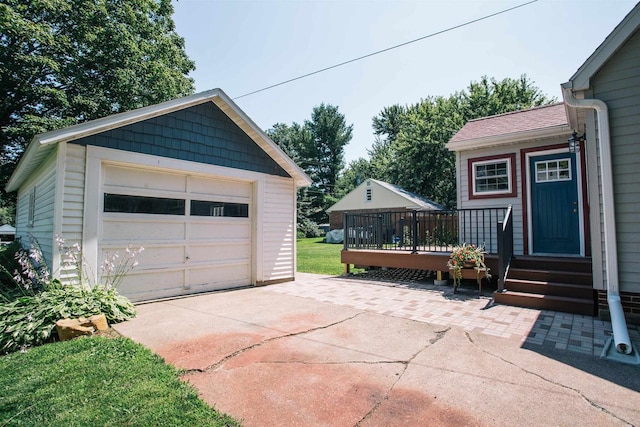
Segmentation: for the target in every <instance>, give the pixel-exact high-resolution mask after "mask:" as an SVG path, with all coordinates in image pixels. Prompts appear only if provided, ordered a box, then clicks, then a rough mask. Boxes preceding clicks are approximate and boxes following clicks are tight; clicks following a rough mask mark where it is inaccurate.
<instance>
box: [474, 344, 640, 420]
mask: <svg viewBox="0 0 640 427" xmlns="http://www.w3.org/2000/svg"><path fill="white" fill-rule="evenodd" d="M464 334H465V335H466V336H467V339H468V340H469V342H470V343H471V344H473V345H474V346H475V347H476V348H477V349H479V350H480V351H482V352H483V353H486V354H488V355H489V356H492V357H495V358H496V359H498V360H501V361H502V362H504V363H507V364H509V365H511V366H514V367H516V368H518V369H520V370H521V371H523V372H525V373H527V374H529V375H533V376H535V377H538V378H540V379H541V380H543V381H546V382H548V383H549V384H553V385H555V386H558V387H560V388H564V389H566V390H569V391H572V392H574V393H576V394H577V395H578V396H580V397H581V398H582V399H583V400H584V401H585V402H587V403H588V404H589V405H591V406H593V407H594V408H596V409H598V410H600V411H602V412H604V413H605V414H607V415H609V416H611V417H613V418H615V419H617V420H619V421H621V422H623V423H625V424H627V425H628V426H631V427H633V424H632V423H630V422H629V421H627V420H625V419H624V418H621V417H620V416H618V415H617V414H615V413H613V412H611V411H610V410H608V409H607V408H605V407H603V406H601V405H599V404H598V403H596V402H594V401H593V400H591V399H589V397H587V396H585V395H584V393H582V391H580V390H578V389H577V388H573V387H570V386H568V385H565V384H561V383H559V382H557V381H554V380H552V379H549V378H546V377H544V376H542V375H540V374H538V373H536V372H533V371H530V370H528V369H526V368H523V367H522V366H520V365H517V364H515V363H513V362H512V361H510V360H507V359H505V358H503V357H501V356H499V355H497V354H494V353H491V352H490V351H487V350H485V349H484V348H482V347H480V346H479V345H478V344H477V343H476V342H475V341H474V340H473V338H472V337H471V335H470V334H469V333H468V332H465V333H464Z"/></svg>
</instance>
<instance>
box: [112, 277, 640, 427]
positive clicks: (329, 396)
mask: <svg viewBox="0 0 640 427" xmlns="http://www.w3.org/2000/svg"><path fill="white" fill-rule="evenodd" d="M309 277H310V276H307V275H304V276H303V277H302V278H301V279H299V280H298V281H297V282H296V283H295V286H299V287H306V288H305V290H306V291H307V292H308V291H309V290H310V289H311V288H312V287H313V286H321V283H320V282H318V281H313V280H309ZM327 280H332V279H327ZM335 280H338V279H335ZM319 283H320V284H319ZM326 283H329V282H326ZM352 284H353V286H358V284H357V283H353V282H352ZM277 286H279V285H276V286H274V287H269V286H268V287H262V288H252V289H243V290H236V291H230V292H221V293H215V294H207V295H201V296H195V297H190V298H184V299H176V300H170V301H163V302H156V303H151V304H144V305H140V306H138V317H137V318H136V319H134V320H132V321H129V322H126V323H123V324H119V325H115V328H116V330H117V331H118V332H119V333H121V334H122V335H125V336H128V337H130V338H132V339H133V340H135V341H137V342H139V343H142V344H144V345H146V346H147V347H149V348H150V349H151V350H153V351H154V352H156V353H157V354H159V355H160V356H162V357H164V358H165V360H166V361H167V362H169V363H172V364H174V365H175V366H177V367H178V368H181V369H184V370H185V373H184V375H183V378H184V380H186V381H188V382H190V383H192V384H193V385H194V386H195V387H197V389H198V390H199V392H200V395H201V397H202V398H203V399H204V400H205V401H207V402H209V403H210V404H212V405H215V407H216V408H217V409H219V410H221V411H223V412H225V413H228V414H230V415H232V416H234V417H236V418H237V419H239V420H242V422H243V424H244V425H246V426H285V425H286V426H417V425H429V426H441V425H442V426H445V425H452V426H453V425H456V426H459V425H492V426H494V425H504V426H507V425H508V426H513V425H563V426H570V425H580V426H582V425H590V426H612V425H622V426H625V425H626V426H628V425H640V394H639V391H640V379H639V377H640V368H638V367H635V366H631V365H623V364H618V363H613V362H610V361H606V360H601V359H599V358H597V357H594V356H592V355H587V354H580V353H576V352H568V351H560V350H557V349H555V348H546V347H544V348H543V346H541V347H540V349H538V350H536V351H532V350H531V349H525V348H523V346H522V340H521V339H519V338H518V337H512V338H503V337H497V336H492V335H489V334H486V333H482V332H481V331H477V330H474V329H473V328H462V327H459V326H455V325H450V326H446V325H433V324H430V323H427V322H420V321H415V320H411V319H406V318H401V317H397V316H394V315H385V314H380V313H376V312H374V311H369V310H366V309H359V308H353V307H349V306H348V305H339V304H335V303H327V302H322V301H318V300H315V299H312V298H305V297H300V296H295V295H291V294H287V293H286V292H284V291H283V289H286V288H278V287H277ZM287 286H289V287H291V286H292V285H291V284H288V285H287ZM341 286H349V285H348V284H347V285H341ZM307 288H308V289H307ZM318 290H320V288H318ZM402 291H403V292H406V291H407V290H406V289H402ZM409 291H410V290H409ZM416 292H418V291H416ZM345 295H349V294H345ZM354 295H356V294H354ZM420 296H421V295H420V294H416V295H415V298H420ZM476 298H477V297H476ZM380 304H389V305H390V306H391V305H393V304H394V302H393V301H381V302H380Z"/></svg>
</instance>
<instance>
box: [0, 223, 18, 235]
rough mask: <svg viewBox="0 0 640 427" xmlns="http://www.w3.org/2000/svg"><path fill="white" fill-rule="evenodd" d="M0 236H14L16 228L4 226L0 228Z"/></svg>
mask: <svg viewBox="0 0 640 427" xmlns="http://www.w3.org/2000/svg"><path fill="white" fill-rule="evenodd" d="M0 234H16V228H15V227H13V226H11V225H9V224H5V225H3V226H1V227H0Z"/></svg>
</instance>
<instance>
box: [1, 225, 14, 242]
mask: <svg viewBox="0 0 640 427" xmlns="http://www.w3.org/2000/svg"><path fill="white" fill-rule="evenodd" d="M15 238H16V228H15V227H12V226H11V225H9V224H5V225H3V226H1V227H0V244H7V243H9V242H13V241H14V240H15Z"/></svg>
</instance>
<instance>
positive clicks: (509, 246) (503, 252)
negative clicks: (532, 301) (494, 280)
mask: <svg viewBox="0 0 640 427" xmlns="http://www.w3.org/2000/svg"><path fill="white" fill-rule="evenodd" d="M511 211H512V208H511V205H509V207H508V208H507V212H505V214H504V218H503V219H502V221H498V292H504V290H505V289H504V283H505V281H506V280H507V275H508V274H509V268H510V267H511V260H512V259H513V215H512V214H511Z"/></svg>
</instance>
